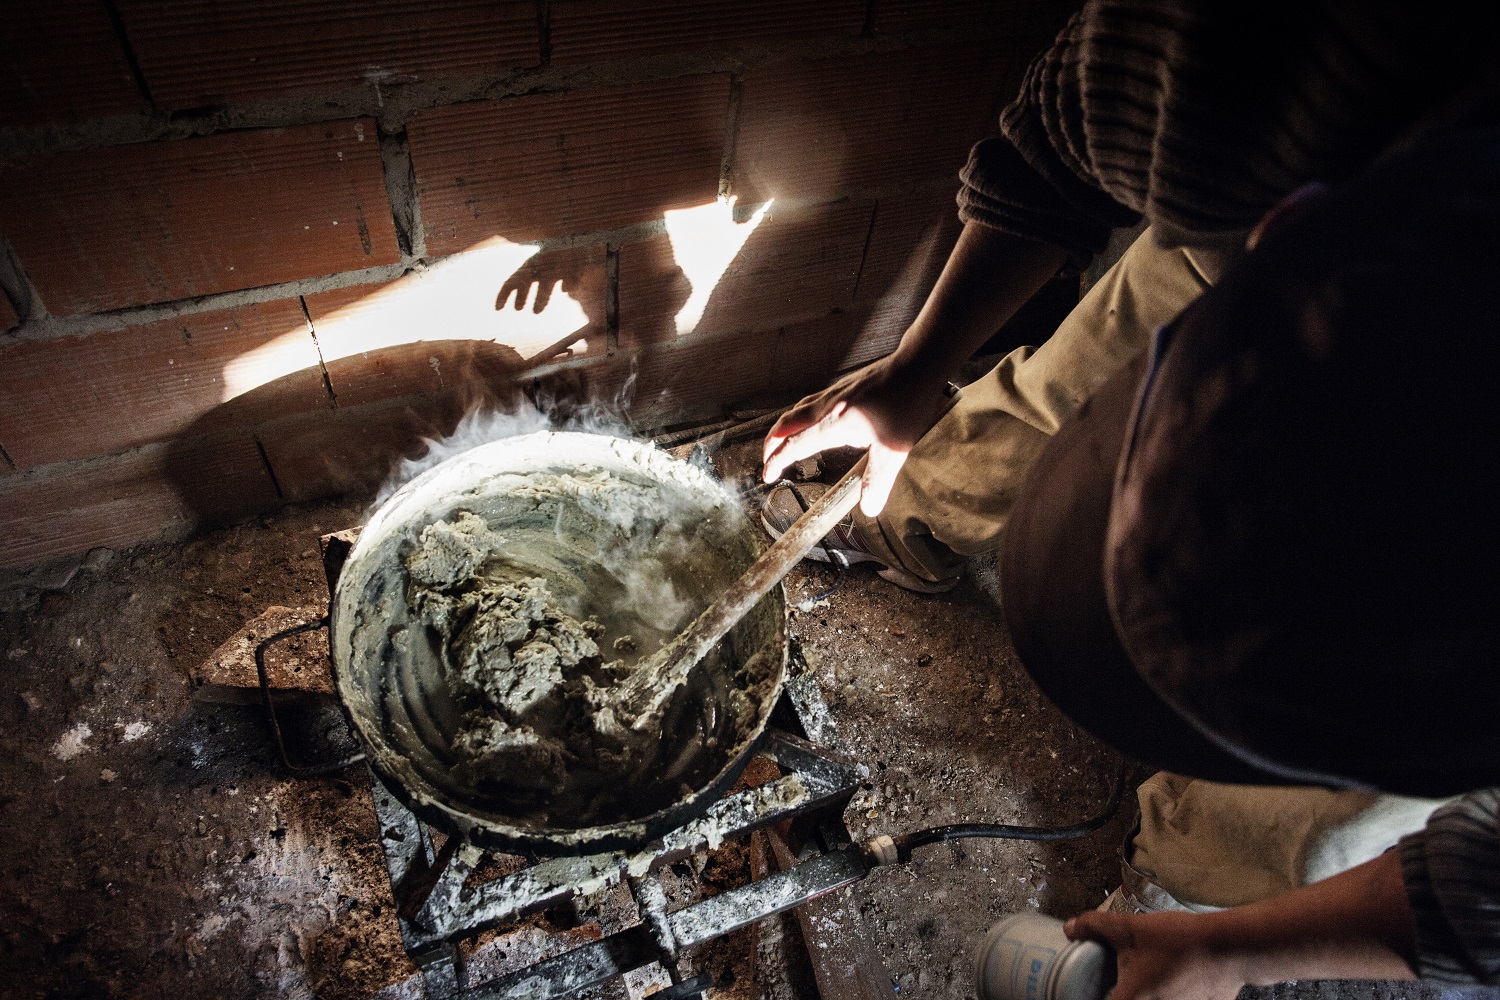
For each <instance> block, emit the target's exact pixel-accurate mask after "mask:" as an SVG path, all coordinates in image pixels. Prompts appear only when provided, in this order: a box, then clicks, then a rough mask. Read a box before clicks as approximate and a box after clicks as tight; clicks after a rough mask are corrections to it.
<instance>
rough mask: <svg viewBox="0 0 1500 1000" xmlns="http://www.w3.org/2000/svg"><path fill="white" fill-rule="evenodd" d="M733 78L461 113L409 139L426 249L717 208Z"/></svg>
mask: <svg viewBox="0 0 1500 1000" xmlns="http://www.w3.org/2000/svg"><path fill="white" fill-rule="evenodd" d="M728 105H729V78H728V77H727V76H723V75H709V76H691V77H682V78H679V79H675V80H666V81H657V82H651V83H642V84H636V85H633V86H624V87H612V88H609V89H604V90H585V91H575V92H572V93H563V94H541V95H533V96H526V97H512V98H506V99H504V100H500V101H480V102H473V103H467V104H455V105H450V106H448V107H445V108H438V109H436V110H433V111H426V112H422V113H421V114H420V115H418V116H417V117H416V118H414V119H413V120H412V121H411V122H410V123H409V125H408V127H407V134H408V137H409V139H410V144H411V157H412V164H413V167H414V169H415V173H416V179H417V191H418V194H419V197H420V201H421V207H422V220H423V224H424V226H425V228H426V232H427V248H428V251H429V252H431V253H434V254H449V253H457V252H459V251H461V250H466V249H469V248H470V247H473V246H475V245H476V244H478V243H480V242H481V241H483V240H486V239H489V238H491V237H495V236H500V237H504V238H506V239H509V240H513V241H517V242H524V241H527V240H536V239H542V238H545V237H556V236H568V235H576V234H580V233H590V232H595V231H599V230H606V229H612V228H616V227H619V226H626V225H631V224H634V223H640V222H650V221H653V220H659V219H661V218H662V214H663V212H665V211H666V210H667V209H672V208H686V207H689V206H692V205H701V204H703V203H705V202H710V201H713V200H714V197H715V195H716V194H717V192H718V183H719V166H720V161H721V159H722V156H723V147H724V122H725V115H726V112H727V109H728Z"/></svg>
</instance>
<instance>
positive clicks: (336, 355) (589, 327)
mask: <svg viewBox="0 0 1500 1000" xmlns="http://www.w3.org/2000/svg"><path fill="white" fill-rule="evenodd" d="M529 252H530V251H529V249H528V248H525V247H518V246H516V245H514V244H510V245H506V244H496V245H494V246H492V247H486V248H481V249H478V250H472V251H469V252H468V253H464V254H457V255H454V256H452V257H448V258H445V259H443V260H441V261H438V262H436V263H435V264H433V265H432V266H431V267H430V268H428V269H427V270H425V271H422V272H413V273H411V274H407V275H405V276H403V277H401V278H398V279H396V280H395V281H393V282H387V283H385V284H383V285H361V286H356V287H352V288H342V289H338V290H335V291H328V292H319V293H316V294H313V295H308V296H306V302H307V310H308V314H309V315H310V316H311V317H312V321H313V329H314V331H315V332H316V334H317V338H318V349H319V351H320V352H321V353H322V357H323V361H324V363H325V364H326V365H327V368H328V375H329V380H330V382H331V383H332V385H333V391H334V394H335V395H336V396H337V398H338V401H339V404H340V405H361V404H364V403H371V402H377V401H379V400H382V399H393V398H397V397H400V396H407V395H411V394H413V393H422V392H434V391H438V390H443V389H456V388H458V387H460V386H464V385H468V384H472V386H473V388H474V389H476V390H482V388H483V387H484V386H487V385H490V384H492V383H494V382H495V381H496V380H497V379H498V380H500V381H505V380H507V379H508V378H509V377H511V376H514V375H515V374H517V373H519V372H522V371H525V370H527V369H531V368H535V367H537V366H538V365H541V364H546V363H548V362H551V361H556V360H559V359H564V358H568V357H584V356H589V355H594V354H602V353H603V352H604V351H605V349H606V347H607V344H606V330H605V322H604V247H603V245H602V244H591V245H588V246H582V247H575V248H570V249H563V250H554V251H548V252H544V253H540V254H536V255H535V256H531V257H530V258H529V259H526V255H527V254H528V253H529ZM558 281H561V282H562V287H561V289H560V290H559V291H558V292H557V293H556V294H550V293H551V290H552V289H553V288H554V287H555V285H556V282H558ZM544 287H545V288H546V289H547V290H548V292H549V295H548V297H547V298H546V300H545V301H546V305H545V306H544V307H543V308H542V310H541V311H540V312H538V311H537V308H536V307H537V305H538V304H540V302H541V301H542V288H544ZM517 301H520V302H522V303H529V306H528V307H527V308H524V309H521V310H517V309H516V308H514V306H515V303H516V302H517Z"/></svg>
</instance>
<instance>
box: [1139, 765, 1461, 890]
mask: <svg viewBox="0 0 1500 1000" xmlns="http://www.w3.org/2000/svg"><path fill="white" fill-rule="evenodd" d="M1136 798H1137V799H1138V801H1139V802H1140V807H1141V818H1140V822H1139V826H1138V829H1137V831H1136V833H1135V835H1134V837H1133V838H1132V839H1131V841H1130V843H1129V844H1128V845H1127V848H1126V856H1125V867H1124V888H1125V890H1126V892H1127V893H1128V895H1129V896H1131V897H1134V899H1133V900H1132V901H1131V902H1133V903H1135V905H1136V906H1137V907H1139V908H1142V909H1156V910H1162V909H1179V908H1183V909H1218V908H1222V907H1228V906H1242V905H1244V904H1245V903H1253V902H1255V901H1256V900H1260V899H1268V898H1270V897H1271V896H1276V895H1279V894H1281V893H1283V892H1288V891H1290V890H1292V889H1295V888H1298V887H1299V886H1303V885H1308V884H1311V883H1313V882H1317V881H1321V880H1322V879H1325V878H1328V877H1329V876H1330V875H1337V874H1338V873H1339V872H1342V871H1347V870H1348V869H1350V868H1353V867H1354V866H1355V865H1357V864H1360V863H1362V862H1365V861H1369V860H1370V859H1371V858H1374V857H1377V856H1378V855H1380V854H1381V853H1382V852H1384V851H1385V850H1386V849H1387V848H1389V847H1391V846H1392V845H1394V844H1395V843H1396V841H1397V840H1399V839H1400V838H1401V837H1403V836H1405V835H1406V834H1408V833H1412V832H1415V831H1417V830H1420V829H1422V827H1423V826H1424V825H1425V824H1426V822H1427V817H1428V814H1430V813H1431V812H1432V811H1433V810H1434V809H1436V808H1437V807H1438V806H1440V805H1442V804H1443V802H1444V801H1447V800H1442V799H1418V798H1408V797H1406V796H1400V795H1378V794H1375V793H1372V792H1335V791H1329V790H1328V789H1322V788H1265V787H1258V786H1253V785H1222V784H1218V783H1216V782H1212V781H1200V780H1198V779H1195V778H1186V777H1183V776H1182V775H1177V774H1169V773H1167V772H1165V771H1161V772H1158V773H1157V774H1154V775H1152V776H1151V777H1150V778H1148V779H1147V780H1146V781H1144V782H1142V783H1141V786H1140V788H1139V789H1137V791H1136Z"/></svg>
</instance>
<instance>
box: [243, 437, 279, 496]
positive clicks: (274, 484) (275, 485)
mask: <svg viewBox="0 0 1500 1000" xmlns="http://www.w3.org/2000/svg"><path fill="white" fill-rule="evenodd" d="M250 440H252V441H254V442H255V450H256V452H257V453H258V454H259V455H260V460H261V462H262V463H263V464H264V465H265V467H266V475H268V476H270V477H271V488H272V489H273V490H275V491H276V499H277V500H280V501H281V502H282V503H286V494H285V493H283V492H282V491H281V480H279V479H277V478H276V470H275V469H274V468H272V466H271V456H270V455H267V454H266V446H265V445H264V444H263V443H261V440H260V435H259V434H252V435H251V436H250Z"/></svg>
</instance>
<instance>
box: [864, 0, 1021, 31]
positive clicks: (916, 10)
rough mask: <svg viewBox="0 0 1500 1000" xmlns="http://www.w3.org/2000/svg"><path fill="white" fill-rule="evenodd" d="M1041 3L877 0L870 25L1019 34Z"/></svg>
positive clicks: (1016, 0)
mask: <svg viewBox="0 0 1500 1000" xmlns="http://www.w3.org/2000/svg"><path fill="white" fill-rule="evenodd" d="M1041 6H1043V5H1042V4H1039V3H1037V2H1036V0H880V3H878V4H876V5H875V17H874V19H873V21H872V23H871V27H872V28H873V29H874V30H875V32H876V33H877V34H878V33H880V32H883V31H916V30H921V29H924V28H956V27H961V26H963V25H975V26H983V27H986V28H995V27H998V28H1000V29H1002V30H1003V29H1009V30H1010V31H1011V32H1012V33H1014V34H1016V35H1020V34H1022V33H1024V32H1026V31H1027V30H1028V29H1029V28H1030V27H1031V23H1032V19H1033V18H1034V16H1035V13H1036V10H1037V8H1039V7H1041Z"/></svg>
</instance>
